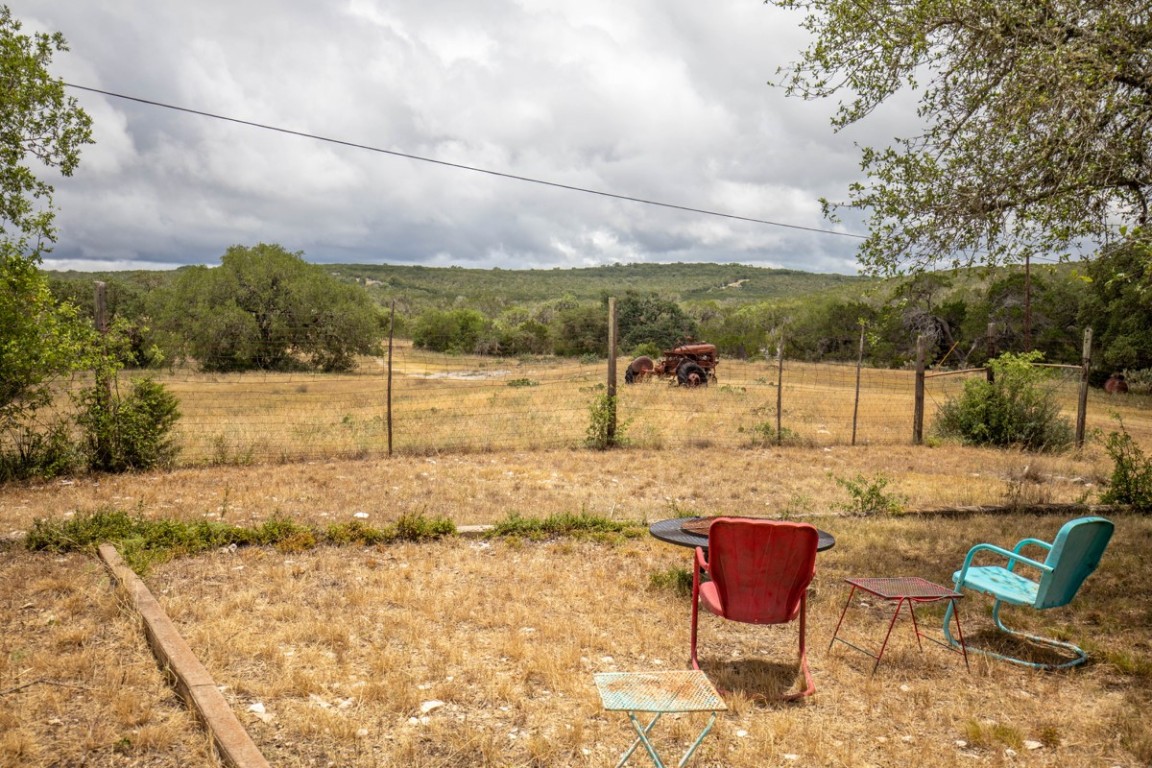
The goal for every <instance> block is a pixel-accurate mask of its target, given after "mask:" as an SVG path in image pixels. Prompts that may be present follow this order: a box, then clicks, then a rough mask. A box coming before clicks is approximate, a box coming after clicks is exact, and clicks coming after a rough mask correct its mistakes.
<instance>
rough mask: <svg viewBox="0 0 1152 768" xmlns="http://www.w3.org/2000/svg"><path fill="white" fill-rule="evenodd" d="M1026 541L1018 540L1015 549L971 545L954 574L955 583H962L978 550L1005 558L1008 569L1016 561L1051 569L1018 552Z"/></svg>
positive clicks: (993, 545)
mask: <svg viewBox="0 0 1152 768" xmlns="http://www.w3.org/2000/svg"><path fill="white" fill-rule="evenodd" d="M1027 541H1028V540H1027V539H1025V541H1022V542H1020V544H1017V545H1016V549H1014V550H1007V549H1004V547H998V546H996V545H995V544H977V545H976V546H974V547H972V549H970V550H968V555H967V557H965V558H964V566H963V567H962V568H961V569H960V573H959V574H957V575H956V579H955V581H956V585H957V586H960V585H962V584H963V583H964V578H965V577H966V576H967V575H968V568H969V567H971V565H972V560H973V558H975V557H976V555H977V554H979V553H980V552H991V553H993V554H997V555H1001V556H1002V557H1005V558H1007V560H1008V570H1012V569H1013V567H1014V566H1015V564H1016V563H1017V562H1020V563H1024V564H1025V565H1030V566H1032V567H1033V568H1037V569H1039V570H1041V571H1044V572H1048V571H1051V570H1052V566H1050V565H1045V564H1044V563H1041V562H1040V561H1038V560H1033V559H1032V558H1030V557H1025V556H1024V555H1022V554H1020V552H1019V550H1020V548H1021V547H1022V545H1023V544H1024V543H1025V542H1027ZM1040 543H1043V542H1040Z"/></svg>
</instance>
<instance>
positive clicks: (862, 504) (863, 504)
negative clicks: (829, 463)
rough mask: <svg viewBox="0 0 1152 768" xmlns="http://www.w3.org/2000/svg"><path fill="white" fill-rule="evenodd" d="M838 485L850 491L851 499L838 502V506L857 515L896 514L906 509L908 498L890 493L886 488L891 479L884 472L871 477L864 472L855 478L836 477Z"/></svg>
mask: <svg viewBox="0 0 1152 768" xmlns="http://www.w3.org/2000/svg"><path fill="white" fill-rule="evenodd" d="M832 479H833V480H835V481H836V485H838V486H840V487H841V488H843V489H844V490H846V491H848V495H849V496H851V497H852V498H851V500H850V501H847V502H842V503H839V504H836V505H835V506H836V508H837V509H840V510H842V511H844V512H847V513H848V514H850V515H854V516H856V517H870V516H873V515H896V514H899V513H900V512H903V511H904V505H905V504H906V503H907V502H906V499H905V498H904V497H903V496H901V495H900V494H897V493H890V492H888V491H885V490H884V489H885V488H887V487H888V484H889V483H890V482H892V481H891V479H889V478H888V477H887V476H885V475H883V474H877V475H875V476H873V477H871V478H869V477H865V476H864V475H863V474H858V475H856V477H855V478H853V479H848V478H843V477H834V478H832Z"/></svg>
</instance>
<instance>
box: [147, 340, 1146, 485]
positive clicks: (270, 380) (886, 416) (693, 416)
mask: <svg viewBox="0 0 1152 768" xmlns="http://www.w3.org/2000/svg"><path fill="white" fill-rule="evenodd" d="M626 365H627V361H626V360H624V361H620V363H619V366H618V374H617V379H618V388H617V394H618V421H619V423H620V425H621V427H622V434H623V435H624V437H625V439H626V440H627V441H628V444H629V445H631V446H632V447H635V448H644V449H653V450H662V449H667V450H707V449H710V448H717V447H722V448H749V447H757V446H761V445H772V444H774V443H775V442H776V437H777V432H776V429H777V425H778V424H779V427H780V432H781V435H782V437H783V438H784V439H783V442H784V443H785V444H788V445H798V446H820V447H826V446H834V445H851V444H853V442H855V444H856V445H878V446H898V445H907V444H909V443H910V442H911V441H912V422H913V409H914V394H915V374H914V372H913V371H911V370H888V369H871V368H864V369H862V370H860V372H859V379H858V377H857V370H856V367H855V366H851V365H835V364H813V363H804V362H797V361H788V360H785V361H784V363H783V366H782V367H781V366H780V365H778V364H777V361H775V360H765V359H750V360H728V359H724V360H721V362H720V364H719V367H718V368H717V371H718V374H719V381H718V382H717V383H715V384H713V385H712V386H709V387H704V388H696V389H688V388H680V387H675V386H670V385H669V383H668V381H667V380H659V379H657V380H651V381H648V382H646V383H643V384H636V385H625V384H624V382H623V375H624V367H625V366H626ZM1048 371H1049V373H1050V378H1049V379H1048V380H1047V381H1046V382H1045V384H1044V386H1045V387H1046V388H1047V389H1048V390H1050V391H1051V392H1052V394H1053V396H1054V397H1055V399H1056V400H1057V402H1058V403H1059V404H1060V407H1061V409H1062V411H1063V413H1064V414H1065V415H1066V416H1067V417H1068V418H1069V420H1070V421H1072V422H1074V421H1075V417H1076V410H1077V398H1078V371H1075V370H1068V369H1064V370H1056V369H1048ZM934 374H935V372H932V373H930V377H929V378H928V379H927V385H926V390H925V400H926V407H925V411H926V414H927V415H926V418H925V434H926V436H928V438H929V439H931V428H932V421H933V416H934V414H935V411H936V409H937V408H938V407H939V406H940V405H941V404H942V403H943V402H945V400H947V399H948V398H950V397H954V396H955V395H957V394H958V393H959V392H960V391H961V389H962V388H963V384H964V381H965V379H966V376H964V375H948V376H938V375H934ZM153 375H154V376H155V378H156V379H157V380H158V381H160V382H161V383H163V384H164V385H166V386H167V387H168V388H169V389H170V390H171V391H172V392H173V393H174V394H175V395H176V396H177V397H178V398H179V401H180V408H181V411H182V413H183V417H182V418H181V420H180V422H179V424H178V426H177V434H176V441H177V444H178V445H179V446H180V447H181V454H180V462H181V463H182V464H184V465H219V464H249V463H260V462H269V461H273V462H277V461H300V460H316V459H328V458H371V457H379V456H384V455H387V453H388V448H389V440H390V439H391V444H392V448H393V453H394V454H413V455H434V454H437V453H440V452H445V453H460V452H475V451H539V450H555V449H564V448H580V447H582V446H583V445H584V441H585V438H586V436H587V430H588V427H589V424H590V416H589V408H590V407H591V406H592V404H593V403H594V402H595V401H596V399H597V398H598V397H599V396H601V395H603V394H604V393H605V391H606V381H607V368H606V363H605V361H603V360H598V361H597V360H591V361H578V360H574V359H564V358H552V357H542V358H535V357H529V358H522V359H518V358H494V357H481V356H452V355H442V354H435V353H429V352H427V351H424V350H417V349H413V348H412V347H411V346H410V345H408V344H407V343H402V344H398V345H397V347H396V350H395V352H394V355H393V359H392V366H391V376H390V377H389V370H388V365H387V360H386V359H383V358H364V359H362V360H361V361H360V365H359V368H358V369H357V371H356V372H354V373H351V374H343V375H335V374H310V373H245V374H205V373H199V372H197V371H195V370H194V369H192V368H189V367H177V368H174V369H172V370H168V371H163V372H159V373H156V374H153ZM968 375H969V376H970V375H980V374H968ZM125 376H127V374H125ZM389 393H391V396H390V400H389ZM1150 402H1152V401H1150V400H1149V398H1148V397H1146V396H1127V397H1124V398H1116V397H1111V396H1109V395H1107V394H1105V393H1104V392H1103V391H1102V390H1099V389H1094V390H1091V391H1090V393H1089V398H1088V406H1087V428H1088V432H1089V434H1090V435H1091V434H1092V433H1093V432H1096V433H1100V432H1107V431H1109V430H1113V429H1116V419H1115V416H1116V415H1117V414H1121V415H1122V416H1123V418H1124V424H1125V426H1126V428H1127V429H1128V430H1129V431H1130V432H1131V433H1132V435H1133V436H1134V437H1136V438H1137V439H1138V440H1140V441H1143V442H1147V443H1148V444H1152V408H1150ZM389 416H391V424H390V423H389Z"/></svg>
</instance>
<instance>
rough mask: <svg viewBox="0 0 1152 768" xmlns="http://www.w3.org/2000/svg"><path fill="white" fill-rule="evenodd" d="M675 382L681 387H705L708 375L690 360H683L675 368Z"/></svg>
mask: <svg viewBox="0 0 1152 768" xmlns="http://www.w3.org/2000/svg"><path fill="white" fill-rule="evenodd" d="M676 382H677V383H678V384H680V386H682V387H706V386H708V373H707V372H706V371H705V370H704V369H703V368H701V367H700V366H699V365H697V364H696V363H694V362H692V361H691V360H685V361H684V362H682V363H680V365H679V366H678V367H677V368H676Z"/></svg>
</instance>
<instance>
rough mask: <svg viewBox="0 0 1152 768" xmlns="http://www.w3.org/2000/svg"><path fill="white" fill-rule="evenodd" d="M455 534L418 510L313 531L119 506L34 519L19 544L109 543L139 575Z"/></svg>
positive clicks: (282, 522)
mask: <svg viewBox="0 0 1152 768" xmlns="http://www.w3.org/2000/svg"><path fill="white" fill-rule="evenodd" d="M455 532H456V526H455V525H454V524H453V523H452V521H451V520H447V519H444V518H429V517H426V516H424V515H422V514H412V515H405V516H402V517H401V518H400V519H399V520H397V521H396V523H394V524H392V525H388V526H385V527H384V528H382V529H376V528H372V527H370V526H367V525H364V524H363V523H361V522H360V521H358V520H354V521H352V522H350V523H338V524H335V525H331V526H329V527H328V528H326V529H324V530H323V531H318V530H315V529H313V528H311V527H309V526H307V525H303V524H301V523H297V522H296V521H294V520H292V519H290V518H287V517H283V516H280V515H277V516H275V517H273V518H271V519H269V520H266V521H264V522H263V523H261V524H260V525H258V526H255V527H250V528H249V527H243V526H235V525H228V524H227V523H222V522H216V521H210V520H194V521H182V520H149V519H146V518H144V517H143V516H140V515H130V514H128V513H127V512H124V511H122V510H118V509H101V510H97V511H96V512H92V513H90V514H83V515H77V516H76V517H74V518H72V519H69V520H36V521H35V522H34V523H33V524H32V528H31V530H30V531H29V532H28V534H27V535H26V536H25V538H24V546H25V547H26V548H28V549H30V550H33V551H43V552H89V553H92V552H95V551H96V548H97V547H98V546H99V545H100V544H103V543H105V542H109V543H111V544H114V545H115V546H116V549H117V551H119V552H120V556H121V557H122V558H124V562H125V563H127V564H128V566H129V567H130V568H132V570H134V571H136V572H137V573H140V574H144V573H146V572H147V571H148V570H149V568H151V567H152V566H153V565H157V564H159V563H163V562H167V561H168V560H171V559H172V558H175V557H185V556H188V555H195V554H197V553H200V552H205V551H208V550H212V549H220V548H222V547H228V546H250V545H261V546H271V547H275V548H276V549H277V550H279V551H281V552H286V553H288V552H304V551H307V550H309V549H312V548H314V547H316V546H319V545H320V544H325V543H327V544H333V545H345V544H365V545H373V544H381V543H386V542H389V541H397V540H404V541H427V540H431V539H437V538H440V537H442V536H450V535H452V534H454V533H455Z"/></svg>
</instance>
